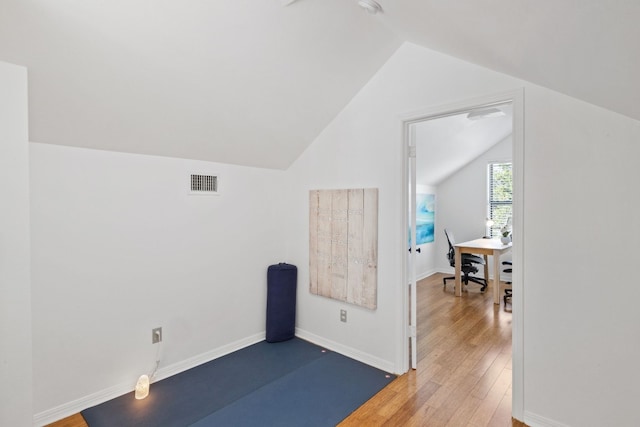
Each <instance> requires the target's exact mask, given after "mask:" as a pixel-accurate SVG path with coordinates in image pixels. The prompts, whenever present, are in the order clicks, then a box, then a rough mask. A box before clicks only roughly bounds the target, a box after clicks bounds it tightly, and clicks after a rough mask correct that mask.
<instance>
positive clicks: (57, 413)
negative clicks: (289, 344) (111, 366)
mask: <svg viewBox="0 0 640 427" xmlns="http://www.w3.org/2000/svg"><path fill="white" fill-rule="evenodd" d="M264 337H265V333H264V331H263V332H260V333H257V334H255V335H252V336H249V337H247V338H243V339H241V340H238V341H235V342H232V343H230V344H227V345H223V346H222V347H218V348H216V349H214V350H211V351H208V352H206V353H202V354H199V355H197V356H194V357H191V358H189V359H186V360H183V361H181V362H178V363H174V364H172V365H169V366H167V367H165V368H161V369H159V370H158V372H156V375H155V377H154V379H153V382H156V381H160V380H163V379H165V378H168V377H171V376H173V375H176V374H179V373H180V372H184V371H186V370H188V369H191V368H195V367H196V366H199V365H202V364H203V363H207V362H210V361H212V360H215V359H217V358H219V357H222V356H225V355H227V354H229V353H233V352H234V351H237V350H240V349H242V348H245V347H248V346H250V345H252V344H255V343H257V342H260V341H263V340H264ZM131 391H133V386H132V384H131V383H130V382H128V383H126V384H118V385H115V386H113V387H109V388H106V389H104V390H100V391H97V392H95V393H92V394H90V395H88V396H84V397H81V398H80V399H77V400H74V401H71V402H68V403H65V404H63V405H60V406H56V407H55V408H51V409H47V410H46V411H43V412H40V413H37V414H35V415H34V416H33V424H34V425H35V426H44V425H47V424H50V423H52V422H54V421H58V420H61V419H62V418H65V417H68V416H70V415H73V414H77V413H78V412H80V411H83V410H85V409H87V408H91V407H92V406H96V405H99V404H100V403H104V402H106V401H108V400H111V399H114V398H116V397H119V396H122V395H123V394H127V393H130V392H131Z"/></svg>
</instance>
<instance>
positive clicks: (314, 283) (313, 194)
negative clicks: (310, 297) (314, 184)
mask: <svg viewBox="0 0 640 427" xmlns="http://www.w3.org/2000/svg"><path fill="white" fill-rule="evenodd" d="M319 197H320V196H319V194H318V192H317V191H310V192H309V253H311V254H317V253H318V198H319ZM309 290H310V291H311V293H312V294H317V293H318V257H317V256H310V257H309Z"/></svg>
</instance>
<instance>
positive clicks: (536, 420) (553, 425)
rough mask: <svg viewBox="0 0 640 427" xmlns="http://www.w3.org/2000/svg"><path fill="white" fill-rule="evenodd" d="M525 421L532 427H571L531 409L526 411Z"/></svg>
mask: <svg viewBox="0 0 640 427" xmlns="http://www.w3.org/2000/svg"><path fill="white" fill-rule="evenodd" d="M524 423H525V424H526V425H528V426H530V427H569V426H568V425H567V424H563V423H561V422H559V421H555V420H550V419H549V418H545V417H542V416H540V415H538V414H533V413H531V412H529V411H524Z"/></svg>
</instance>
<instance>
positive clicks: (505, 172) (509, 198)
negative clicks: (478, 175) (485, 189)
mask: <svg viewBox="0 0 640 427" xmlns="http://www.w3.org/2000/svg"><path fill="white" fill-rule="evenodd" d="M488 175H489V215H488V216H489V219H491V220H492V221H493V225H492V226H491V229H490V232H489V236H491V237H500V236H501V234H500V229H501V228H502V227H503V226H504V225H506V224H507V222H509V224H511V222H510V220H511V217H512V215H513V175H512V167H511V163H510V162H496V163H489V172H488Z"/></svg>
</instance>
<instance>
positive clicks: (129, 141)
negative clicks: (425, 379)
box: [0, 0, 640, 427]
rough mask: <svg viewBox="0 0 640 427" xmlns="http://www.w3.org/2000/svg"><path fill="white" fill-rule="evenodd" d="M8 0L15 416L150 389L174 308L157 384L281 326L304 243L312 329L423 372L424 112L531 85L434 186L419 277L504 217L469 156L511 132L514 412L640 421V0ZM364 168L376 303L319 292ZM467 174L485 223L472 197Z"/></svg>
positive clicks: (352, 353)
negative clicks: (317, 236)
mask: <svg viewBox="0 0 640 427" xmlns="http://www.w3.org/2000/svg"><path fill="white" fill-rule="evenodd" d="M0 10H1V13H0V94H2V96H0V200H2V209H0V294H1V297H0V342H1V343H2V344H1V345H0V425H7V426H30V425H38V426H41V425H46V424H48V423H51V422H54V421H57V420H60V419H62V418H64V417H67V416H69V415H72V414H76V413H78V412H80V411H82V410H84V409H85V408H88V407H91V406H94V405H97V404H99V403H101V402H104V401H107V400H109V399H112V398H114V397H117V396H120V395H123V394H126V393H131V392H132V391H133V390H134V388H135V385H136V380H137V379H138V377H139V376H140V373H142V372H146V371H149V369H150V368H153V366H154V361H155V358H156V351H157V347H154V344H152V343H151V338H152V335H151V334H152V330H153V329H154V328H157V327H162V329H163V340H162V356H161V363H160V365H159V366H158V369H157V375H156V380H161V379H165V378H172V377H174V376H175V375H177V374H179V373H181V372H184V371H186V370H188V369H190V368H192V367H194V366H198V365H201V364H203V363H206V362H208V361H211V360H215V359H217V358H220V357H221V356H223V355H226V354H229V353H231V352H234V351H236V350H240V349H244V348H246V347H248V346H250V345H252V344H255V343H258V342H260V341H262V340H264V336H265V305H266V299H267V289H266V284H267V280H266V271H267V267H268V266H269V265H272V264H277V263H280V262H286V263H290V264H293V265H296V266H297V267H298V276H297V283H298V285H297V286H298V287H297V291H298V294H297V300H296V303H297V307H296V321H295V334H296V336H297V337H299V338H301V339H303V340H307V341H309V342H311V343H314V344H317V345H320V346H323V347H325V348H327V349H330V350H331V351H333V352H336V353H339V354H342V355H345V356H348V357H350V358H353V359H355V360H357V361H359V362H363V363H365V364H367V365H369V366H372V367H375V368H377V369H381V370H383V371H386V372H391V373H393V374H397V375H400V376H402V375H404V374H406V373H407V372H409V371H410V370H411V368H410V365H409V360H410V357H409V351H408V347H409V346H408V342H409V336H410V334H411V330H410V327H409V324H408V322H407V319H408V318H409V316H408V290H407V286H406V284H407V283H408V281H407V275H408V273H407V262H406V261H407V256H408V255H407V215H406V206H407V180H406V176H407V174H406V172H407V162H408V158H409V157H408V147H407V143H406V139H405V138H404V136H405V134H406V128H407V126H408V125H409V124H410V123H413V121H414V120H416V119H417V118H420V117H423V118H424V117H429V116H435V115H437V114H439V113H442V112H447V111H452V110H460V109H464V108H471V107H472V106H477V105H485V104H490V103H496V102H511V103H512V106H513V111H512V120H511V123H512V125H513V132H512V135H511V137H508V136H507V135H505V136H504V137H502V138H500V139H499V140H498V141H494V142H496V143H497V144H496V145H493V146H491V147H486V149H484V150H482V151H481V152H480V153H478V156H476V157H475V159H476V160H472V159H468V160H467V161H466V162H465V163H464V165H459V166H458V167H457V168H453V169H452V170H451V171H450V173H448V174H443V175H442V177H441V178H440V179H439V180H433V181H431V182H430V181H424V182H423V183H421V185H422V186H423V187H422V188H421V190H422V191H424V192H433V193H435V194H436V201H437V204H436V218H435V224H436V232H435V241H434V242H433V243H430V244H428V245H427V246H428V249H427V250H426V252H427V253H428V252H430V255H429V256H430V257H432V258H430V259H432V260H433V261H429V262H428V263H425V264H424V266H423V267H421V272H420V275H421V276H428V275H430V274H432V273H436V274H440V273H450V272H451V271H452V270H451V267H450V266H449V265H448V263H447V260H446V257H445V254H446V248H445V246H443V245H444V244H445V242H446V241H444V239H443V236H442V234H441V233H442V231H441V229H442V228H444V227H451V228H454V229H455V232H456V237H457V240H459V241H463V240H467V239H472V238H477V237H479V236H481V235H482V233H483V232H485V224H484V222H485V219H486V193H485V191H486V190H482V191H476V190H471V191H462V192H461V193H462V194H460V189H461V181H460V180H461V179H462V177H463V176H464V175H465V174H466V173H467V172H469V171H471V170H472V169H474V168H475V167H476V166H478V165H483V166H482V167H484V168H486V163H487V161H491V160H500V159H499V158H502V157H507V156H508V154H509V153H507V151H508V148H510V149H511V153H510V155H511V158H512V161H513V164H514V178H513V179H514V201H513V209H514V215H513V251H512V257H513V262H514V265H517V266H518V268H517V269H515V270H514V276H513V312H512V313H511V315H512V316H513V325H512V326H513V337H512V340H513V342H512V350H513V362H512V363H513V379H512V389H513V392H512V408H511V414H510V415H511V416H512V417H513V419H514V420H517V421H518V422H521V423H524V424H526V425H528V426H594V427H595V426H603V425H615V426H635V425H640V414H639V413H638V411H635V410H633V408H634V404H635V401H636V398H635V397H636V395H637V393H636V392H635V389H636V387H637V385H638V384H639V383H640V374H639V373H638V371H637V369H635V368H634V366H635V364H636V361H637V360H638V359H640V341H639V340H638V339H637V338H638V328H639V325H640V311H638V310H637V309H636V307H635V297H638V296H640V290H639V288H638V287H637V286H635V283H634V282H633V280H629V279H626V278H625V279H622V278H619V277H620V275H619V274H616V275H615V277H616V279H614V273H613V271H614V269H616V268H619V266H620V254H621V253H632V249H634V248H635V238H634V237H635V236H638V235H640V222H639V221H638V219H637V211H638V209H639V208H640V199H639V198H638V196H637V191H636V189H635V187H636V183H637V182H639V181H640V171H639V169H638V168H637V165H636V163H637V158H638V157H639V156H640V145H639V144H638V143H637V141H638V140H640V102H638V101H640V86H639V85H638V82H637V78H636V76H637V75H640V56H639V55H638V54H637V52H640V50H639V49H638V40H640V27H639V26H638V25H637V17H638V16H640V4H638V3H636V2H615V3H614V4H611V3H603V2H590V1H589V2H582V3H580V4H578V3H576V2H545V3H543V4H541V3H536V4H535V5H534V4H523V3H513V2H509V1H506V0H500V1H497V2H494V3H491V4H487V3H478V2H475V1H470V0H464V1H462V2H455V4H454V3H452V2H436V1H417V0H406V1H395V2H390V1H382V0H378V1H377V2H374V1H371V0H361V1H356V0H353V1H343V0H323V1H318V0H297V1H296V0H293V1H292V0H268V1H264V2H247V1H231V0H224V1H219V2H208V3H204V2H187V3H185V2H174V1H165V2H160V3H158V2H156V3H149V2H118V1H115V2H108V3H100V4H97V3H95V2H77V1H71V2H62V3H61V2H54V1H49V0H32V1H22V0H3V2H2V5H1V6H0ZM424 152H425V153H428V152H429V150H425V151H424ZM417 155H422V154H421V153H420V149H419V148H418V153H417ZM447 157H451V158H453V156H447ZM440 164H441V162H439V163H438V165H440ZM454 169H455V171H456V173H453V170H454ZM485 170H486V169H485ZM192 175H206V176H213V177H215V178H216V185H215V190H214V191H212V192H211V193H212V194H207V195H200V194H193V191H191V190H190V187H189V179H190V176H192ZM445 175H446V177H445ZM474 182H475V183H476V184H478V185H479V186H483V187H485V186H486V182H484V181H483V182H478V181H477V180H476V181H474ZM365 188H366V189H377V195H378V209H377V218H378V227H377V265H376V266H375V267H376V271H377V273H376V282H377V285H376V286H377V288H376V305H375V308H367V307H362V306H359V305H354V304H350V303H347V302H344V301H338V300H335V299H331V298H326V297H324V296H321V295H316V294H313V293H311V292H310V288H309V283H310V268H309V264H310V256H309V253H310V243H309V240H310V234H309V221H310V215H309V194H310V191H312V190H343V189H365ZM485 188H486V187H485ZM480 193H482V194H480ZM470 194H473V195H478V196H482V197H481V198H482V202H481V204H480V205H479V207H478V209H479V211H478V213H475V212H474V213H473V217H474V218H475V219H474V222H473V223H472V222H471V221H468V220H465V219H463V218H461V217H460V216H459V215H460V214H461V212H467V213H471V212H470V211H469V210H468V209H467V206H471V203H470V202H469V203H467V202H466V200H468V197H470ZM602 200H610V201H612V204H611V206H609V207H603V206H602V203H603V202H602ZM473 206H476V205H475V204H473ZM474 209H475V208H474ZM427 253H423V254H422V255H427ZM451 298H460V300H462V299H464V298H465V296H464V295H463V296H461V297H456V296H454V295H452V296H451ZM341 310H346V312H348V321H346V322H344V321H341V318H340V312H341ZM151 387H153V384H152V385H151ZM385 421H389V422H392V420H385Z"/></svg>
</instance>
